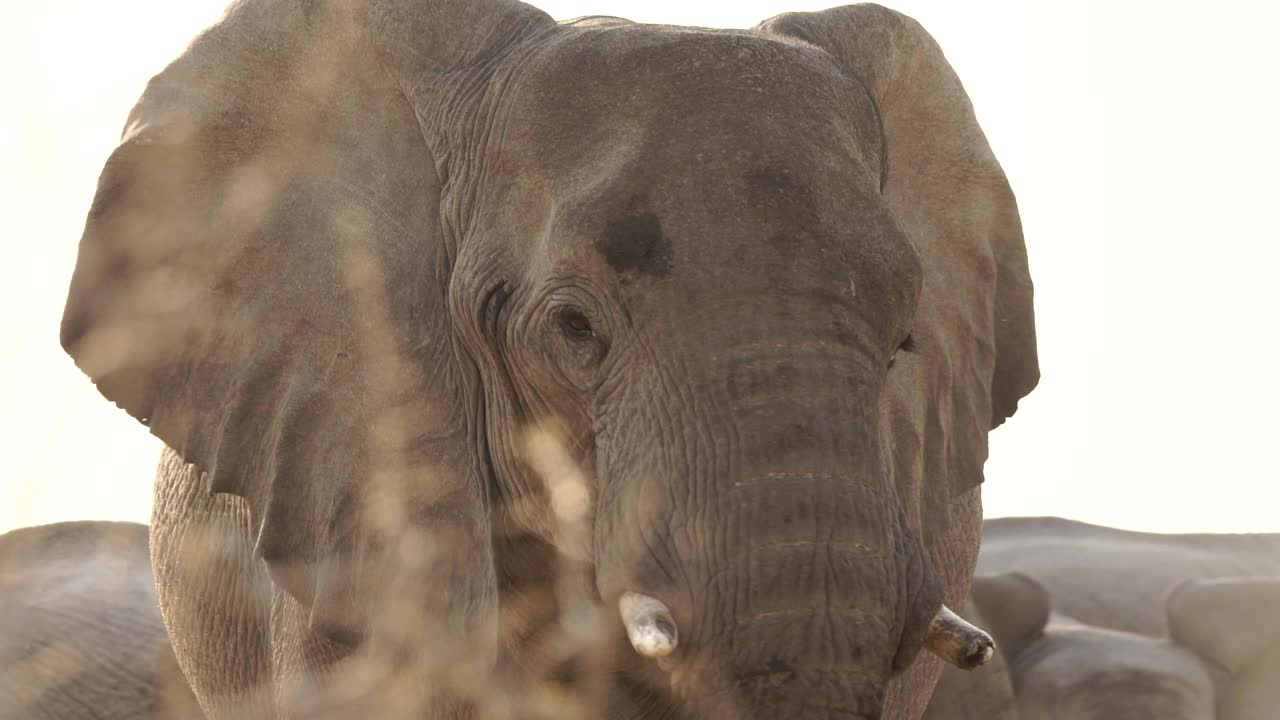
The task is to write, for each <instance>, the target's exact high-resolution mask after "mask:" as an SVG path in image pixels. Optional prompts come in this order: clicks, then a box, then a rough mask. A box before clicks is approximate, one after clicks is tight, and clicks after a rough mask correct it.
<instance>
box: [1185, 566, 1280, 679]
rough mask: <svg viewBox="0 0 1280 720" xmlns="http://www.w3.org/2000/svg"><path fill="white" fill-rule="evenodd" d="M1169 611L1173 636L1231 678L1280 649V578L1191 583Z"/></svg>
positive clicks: (1197, 581)
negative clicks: (1224, 670)
mask: <svg viewBox="0 0 1280 720" xmlns="http://www.w3.org/2000/svg"><path fill="white" fill-rule="evenodd" d="M1165 607H1166V610H1167V611H1168V616H1169V635H1170V636H1171V637H1172V638H1173V639H1174V640H1176V641H1178V642H1179V643H1181V644H1182V645H1184V646H1186V647H1188V648H1190V649H1191V650H1193V651H1195V653H1196V654H1197V655H1199V656H1200V657H1202V658H1205V659H1207V660H1211V661H1213V662H1214V663H1216V664H1217V665H1218V666H1219V667H1222V668H1224V669H1226V670H1227V671H1228V672H1230V673H1232V674H1237V673H1242V672H1245V671H1247V670H1248V669H1249V668H1250V667H1251V666H1253V665H1254V664H1255V663H1256V662H1257V661H1258V660H1259V658H1261V657H1263V656H1264V655H1265V654H1266V653H1268V652H1276V651H1275V648H1276V646H1277V645H1280V578H1276V577H1264V578H1221V579H1215V580H1188V581H1186V582H1183V583H1182V584H1180V585H1178V586H1177V587H1175V588H1174V589H1173V590H1171V591H1170V592H1169V596H1168V598H1167V599H1166V600H1165Z"/></svg>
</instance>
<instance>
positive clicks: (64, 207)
mask: <svg viewBox="0 0 1280 720" xmlns="http://www.w3.org/2000/svg"><path fill="white" fill-rule="evenodd" d="M885 2H887V3H889V4H890V5H891V6H893V7H895V8H896V9H898V10H901V11H903V12H906V13H908V14H910V15H912V16H914V17H915V18H917V19H918V20H920V21H921V22H922V23H923V24H924V26H925V27H926V28H928V29H929V30H930V31H931V32H932V33H933V34H934V36H935V37H936V38H937V39H938V41H939V43H941V45H942V47H943V49H944V50H945V51H946V53H947V55H948V57H949V58H950V59H951V62H952V64H953V65H954V66H955V67H956V69H957V71H958V72H959V74H960V77H961V78H962V79H963V80H964V82H965V84H966V86H967V88H968V90H969V94H970V96H971V97H972V99H973V102H974V105H975V107H976V108H977V112H978V117H979V119H980V121H981V122H982V124H983V126H984V128H985V129H986V132H987V135H988V137H989V138H990V140H991V144H992V145H993V146H994V148H995V151H996V154H997V155H998V156H999V157H1000V159H1001V161H1002V162H1003V164H1004V167H1005V170H1006V171H1007V173H1008V175H1009V177H1010V180H1011V181H1012V183H1013V187H1014V190H1015V192H1016V193H1017V195H1018V198H1019V201H1020V204H1021V208H1022V218H1023V223H1024V227H1025V230H1026V236H1027V244H1028V247H1029V252H1030V257H1031V265H1032V273H1033V275H1034V277H1035V281H1036V311H1037V315H1038V322H1039V328H1040V355H1041V366H1042V371H1043V376H1044V378H1043V380H1042V382H1041V385H1040V388H1039V389H1037V390H1036V391H1035V393H1034V394H1033V395H1032V396H1031V397H1030V398H1028V399H1027V400H1024V401H1023V405H1022V409H1021V410H1020V411H1019V413H1018V415H1017V416H1016V417H1014V418H1013V420H1011V421H1010V422H1009V423H1008V424H1007V425H1006V426H1005V427H1003V428H1001V429H1000V430H998V431H996V432H995V433H994V434H993V436H992V459H991V460H990V462H989V463H988V464H987V482H986V485H985V490H984V495H985V502H986V507H987V514H988V515H989V516H998V515H1023V514H1056V515H1063V516H1067V517H1074V518H1079V519H1083V520H1088V521H1092V522H1099V523H1104V524H1111V525H1116V526H1121V527H1128V528H1134V529H1144V530H1160V531H1185V530H1201V531H1262V530H1267V531H1280V517H1278V515H1277V513H1278V510H1280V502H1278V501H1280V465H1278V461H1277V453H1276V443H1277V440H1278V438H1277V434H1278V433H1277V430H1278V429H1280V424H1278V423H1277V420H1276V415H1275V410H1276V408H1277V407H1278V406H1280V362H1278V358H1277V351H1278V350H1280V341H1278V340H1277V334H1276V327H1277V322H1276V317H1275V316H1276V311H1277V309H1280V302H1278V300H1280V290H1278V289H1277V286H1278V285H1280V274H1278V271H1277V265H1278V264H1280V262H1278V261H1280V250H1277V247H1278V246H1280V230H1278V229H1277V223H1276V215H1275V213H1276V208H1277V202H1278V201H1277V197H1278V195H1280V192H1278V191H1280V182H1278V181H1277V175H1276V172H1277V168H1280V139H1278V138H1280V133H1278V132H1277V131H1276V129H1277V128H1280V100H1278V97H1280V96H1278V94H1277V92H1276V76H1275V73H1276V71H1277V69H1280V50H1278V49H1277V44H1276V43H1275V38H1274V29H1275V28H1276V27H1277V26H1278V25H1280V22H1278V21H1280V5H1276V4H1274V3H1259V2H1256V1H1254V0H1233V1H1232V2H1222V3H1217V4H1214V5H1212V6H1210V5H1206V4H1204V3H1191V2H1135V1H1133V0H1129V1H1127V2H1115V1H1114V0H1101V1H1098V0H1076V1H1074V2H1070V3H1055V4H1048V3H1027V2H1024V1H1022V0H1007V1H999V0H969V1H968V2H963V3H959V2H955V1H954V0H902V1H901V2H896V3H893V2H892V0H885ZM539 4H540V6H541V7H542V8H543V9H545V10H547V11H548V12H549V13H551V14H552V15H553V16H555V17H557V18H569V17H574V16H578V15H586V14H609V15H621V16H623V17H629V18H631V19H633V20H639V21H650V22H671V23H680V24H697V25H711V26H727V27H734V26H736V27H746V26H749V25H751V24H754V23H755V22H757V21H759V20H762V19H764V18H766V17H769V16H771V15H773V14H776V13H778V12H782V11H785V10H816V9H821V8H824V7H827V6H829V5H830V4H833V3H831V2H796V1H795V0H772V1H770V2H765V1H762V0H734V1H733V2H723V3H721V2H690V1H688V0H686V1H685V2H667V1H665V0H645V1H643V2H641V1H637V0H556V1H546V2H541V3H539ZM222 5H223V2H222V0H182V1H181V2H175V1H174V0H122V1H119V2H102V1H101V0H45V1H44V2H39V3H18V4H15V5H13V6H12V7H8V8H6V11H5V15H6V22H5V23H4V28H3V29H0V68H2V72H3V73H4V89H5V92H6V93H7V98H6V101H5V103H4V110H3V112H2V113H0V183H2V185H0V198H3V212H2V213H0V224H2V226H0V228H2V229H0V232H2V233H3V238H4V244H3V248H4V253H5V255H6V257H5V259H4V260H3V262H2V263H0V268H2V269H0V272H2V273H3V282H0V308H3V310H2V311H0V317H2V318H3V325H2V326H0V398H3V405H0V447H2V448H3V452H0V530H5V529H9V528H12V527H16V526H21V525H30V524H37V523H44V522H52V521H56V520H65V519H75V518H104V519H135V520H140V521H143V522H145V521H146V518H147V515H148V512H149V507H150V485H151V477H152V471H153V468H154V467H155V462H156V458H157V456H158V454H159V444H158V441H157V440H155V439H153V438H152V437H151V436H150V435H149V434H148V433H147V432H146V430H145V429H144V428H142V427H141V426H140V425H138V424H137V423H135V422H134V421H133V420H131V419H130V418H129V417H128V416H126V415H125V413H123V412H121V411H119V410H117V409H115V408H114V407H113V406H112V405H111V404H110V403H108V402H106V401H105V400H103V399H102V398H101V396H99V395H98V394H97V392H96V390H94V389H93V387H92V386H91V385H90V383H89V381H88V380H87V379H86V378H85V377H84V376H82V375H81V374H80V373H79V371H77V370H76V369H75V367H74V366H73V365H72V363H71V362H70V360H69V359H67V358H66V357H65V356H64V355H63V353H62V350H61V349H60V348H59V346H58V340H57V328H58V321H59V318H60V316H61V312H62V303H63V300H64V294H65V292H66V286H67V282H68V279H69V277H70V273H71V269H72V265H73V261H74V258H75V252H76V243H77V240H78V238H79V235H80V231H81V228H82V224H83V221H84V215H85V212H86V210H87V209H88V207H89V202H90V200H91V198H92V195H93V189H94V183H95V181H96V179H97V175H98V172H99V171H100V169H101V167H102V163H103V161H104V160H105V159H106V157H107V155H108V154H109V153H110V151H111V150H112V148H113V147H114V146H115V144H116V141H117V139H118V137H119V132H120V129H121V127H122V125H123V122H124V119H125V116H126V114H127V113H128V111H129V108H130V107H131V106H132V104H133V102H134V101H135V100H136V98H137V96H138V94H139V93H140V92H141V90H142V88H143V85H144V83H145V82H146V80H147V78H148V77H150V76H151V75H152V74H154V73H155V72H158V71H159V70H160V69H161V68H162V67H163V66H164V65H165V64H166V63H167V62H168V61H169V60H170V59H172V58H173V57H175V56H176V55H177V54H178V53H179V52H180V51H181V50H182V48H183V47H184V46H185V45H186V43H187V42H188V40H189V39H190V38H191V37H192V36H193V35H194V34H195V33H196V32H197V31H198V30H200V29H201V28H203V27H205V26H206V25H208V24H209V23H210V22H212V21H213V20H214V19H215V18H216V17H217V16H218V14H219V13H220V12H221V8H222Z"/></svg>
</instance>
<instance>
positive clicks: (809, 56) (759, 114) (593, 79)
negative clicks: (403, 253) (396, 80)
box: [497, 25, 883, 180]
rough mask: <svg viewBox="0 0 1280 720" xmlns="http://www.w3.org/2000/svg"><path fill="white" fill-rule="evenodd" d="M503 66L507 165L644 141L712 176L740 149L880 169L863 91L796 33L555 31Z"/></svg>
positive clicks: (552, 168)
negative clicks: (796, 37)
mask: <svg viewBox="0 0 1280 720" xmlns="http://www.w3.org/2000/svg"><path fill="white" fill-rule="evenodd" d="M509 72H510V73H511V79H510V82H507V83H503V84H502V87H503V91H502V92H503V97H502V98H501V100H500V101H499V102H498V103H497V105H498V106H500V108H501V109H500V110H499V111H498V113H499V115H500V121H499V122H500V124H501V126H502V131H501V135H500V137H501V139H500V143H501V145H502V147H501V149H500V152H501V153H502V154H503V155H504V157H505V158H506V159H507V160H508V161H509V163H510V166H511V167H531V168H532V167H539V168H541V169H543V170H544V171H546V172H552V173H555V172H557V171H562V170H564V169H567V168H591V167H600V166H601V165H605V166H607V165H609V164H610V162H616V161H617V160H618V158H617V156H618V155H619V152H620V151H621V154H622V155H623V156H625V155H626V152H627V151H628V150H633V151H634V150H641V149H642V150H643V151H644V152H646V153H654V152H664V154H665V155H666V156H665V157H664V158H663V160H664V162H665V163H668V164H669V163H670V162H671V161H672V160H676V159H682V158H683V159H686V160H688V161H689V162H690V163H691V164H693V163H696V164H698V165H700V166H701V167H702V168H703V169H704V170H705V171H706V172H712V173H714V172H716V171H718V170H719V166H720V164H722V163H730V164H731V163H733V161H734V160H735V159H737V158H740V157H741V155H742V154H743V153H744V152H745V151H747V150H755V151H757V152H763V151H771V152H773V153H776V154H778V155H782V156H786V157H794V158H797V159H803V160H807V161H810V162H812V161H816V160H818V159H820V158H822V157H830V156H832V155H835V156H836V157H838V158H840V160H841V161H842V162H844V163H845V164H850V163H852V164H855V165H858V166H860V169H861V170H862V171H863V172H864V173H868V174H870V175H871V176H873V177H874V178H875V179H877V180H878V178H879V175H880V172H881V170H882V163H881V158H882V155H883V153H882V150H883V147H882V142H881V132H880V125H879V118H878V116H877V111H876V108H875V106H874V103H873V102H872V100H871V98H870V95H869V94H868V93H867V91H866V89H865V88H864V87H863V85H862V84H861V82H860V81H859V80H858V79H857V78H855V77H853V76H852V75H850V74H848V73H847V72H845V71H844V70H843V69H842V68H841V67H840V66H839V65H837V64H836V63H835V62H834V61H833V60H832V59H831V58H830V57H829V56H828V55H827V54H826V53H824V52H823V51H821V50H819V49H817V48H814V47H812V46H808V45H805V44H802V43H799V42H797V41H793V40H784V39H782V38H778V37H774V36H768V35H764V34H760V33H754V32H748V31H723V30H704V29H692V28H676V27H670V26H659V25H623V26H612V27H606V28H599V27H590V28H561V30H560V32H559V33H557V34H555V35H553V36H552V37H550V38H546V39H543V40H542V42H541V44H540V45H539V46H538V47H536V48H535V49H532V50H530V51H528V52H526V53H524V54H521V55H520V56H519V58H518V60H513V61H512V63H511V64H510V67H509ZM672 155H675V156H677V157H675V158H673V157H671V156H672ZM581 174H584V175H586V176H589V175H590V171H589V170H587V171H585V173H581Z"/></svg>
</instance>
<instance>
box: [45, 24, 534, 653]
mask: <svg viewBox="0 0 1280 720" xmlns="http://www.w3.org/2000/svg"><path fill="white" fill-rule="evenodd" d="M548 26H552V27H553V23H552V21H551V19H550V18H549V17H547V16H546V15H545V14H542V13H540V12H539V11H536V10H534V9H533V8H530V7H528V6H526V5H523V4H521V3H517V2H510V1H507V0H468V1H464V0H435V1H434V2H425V1H422V2H412V1H410V0H404V1H402V2H390V1H388V2H354V1H353V2H343V1H338V0H333V1H332V2H308V1H305V0H245V1H244V2H239V3H235V4H233V5H232V7H231V8H230V9H229V10H228V12H227V14H226V15H225V16H224V17H223V18H222V19H221V21H220V22H219V23H218V24H217V25H215V26H214V27H212V28H210V29H209V30H207V31H206V32H205V33H203V34H202V35H200V36H199V37H198V38H197V39H196V40H195V41H194V42H193V43H192V45H191V46H190V47H189V48H188V49H187V51H186V52H185V53H184V54H183V55H182V56H181V57H180V58H178V59H177V60H176V61H175V62H173V63H172V64H171V65H170V66H169V67H168V68H167V69H166V70H165V71H164V72H163V73H161V74H160V75H158V76H157V77H155V78H154V79H153V80H152V81H151V82H150V84H149V85H148V87H147V89H146V92H145V93H144V94H143V96H142V98H141V100H140V101H139V102H138V104H137V106H136V107H135V109H134V111H133V113H132V115H131V116H130V118H129V123H128V126H127V129H126V131H125V135H124V138H123V140H122V142H121V145H120V147H119V148H118V149H117V150H116V151H115V152H114V154H113V155H112V156H111V158H110V160H109V161H108V162H107V165H106V168H105V169H104V171H103V173H102V176H101V179H100V180H99V185H98V191H97V195H96V197H95V199H94V202H93V206H92V209H91V210H90V213H89V217H88V221H87V224H86V227H85V231H84V235H83V238H82V239H81V242H80V252H79V257H78V259H77V263H76V269H75V274H74V277H73V278H72V282H71V288H70V292H69V296H68V300H67V306H66V311H65V314H64V316H63V323H62V343H63V346H64V347H65V348H66V349H67V351H68V352H69V353H70V354H71V355H72V357H73V358H74V359H75V361H76V363H77V364H78V365H79V366H80V368H81V369H82V370H84V372H85V373H87V374H88V375H89V376H90V377H91V378H92V379H93V381H94V382H95V383H96V384H97V386H98V388H99V390H100V391H101V392H102V393H103V395H105V396H106V397H107V398H109V399H110V400H112V401H114V402H115V403H117V404H118V405H119V406H121V407H122V408H124V409H125V410H127V411H128V412H129V413H130V414H132V415H133V416H134V417H136V418H138V419H139V420H140V421H142V422H143V423H144V424H147V425H149V427H150V428H151V431H152V432H153V433H154V434H155V435H156V436H158V437H159V438H160V439H161V440H163V441H164V442H165V443H166V444H167V445H169V446H170V447H172V448H174V449H175V450H176V451H177V452H178V453H179V455H180V456H181V457H182V458H183V459H184V460H185V461H187V462H189V463H194V464H195V465H197V466H198V467H199V468H200V469H201V470H202V471H203V472H204V473H205V476H206V477H207V478H208V479H209V480H208V482H209V490H210V491H211V492H226V493H233V494H236V495H239V496H242V497H244V498H246V499H247V500H248V503H249V506H250V508H251V510H252V518H253V523H254V525H255V527H256V531H257V538H256V551H257V552H258V554H260V555H261V557H263V558H264V559H265V560H266V562H267V564H268V566H269V568H270V570H271V573H272V577H273V579H274V580H275V582H276V583H277V584H279V585H280V586H282V587H283V588H284V589H286V590H287V591H288V592H289V593H290V594H292V595H293V596H294V597H296V598H297V599H298V600H299V601H301V602H302V603H303V605H304V606H305V607H309V608H310V612H311V622H312V626H313V627H314V628H317V629H319V630H322V631H325V632H327V633H328V634H330V635H333V636H336V637H341V638H345V639H348V640H353V639H358V638H360V637H361V636H363V635H365V634H367V632H368V631H369V627H368V620H369V616H370V613H372V612H375V610H374V608H376V607H378V602H380V601H382V600H385V599H388V598H391V597H397V596H398V597H400V598H406V597H413V598H414V604H415V606H414V611H415V613H417V614H418V616H420V617H423V618H427V617H434V620H433V621H434V622H440V623H450V624H452V627H453V629H455V630H457V631H458V632H462V633H464V634H467V635H468V640H469V641H470V642H472V643H474V646H475V647H477V648H478V649H479V650H478V651H479V652H481V653H483V652H486V648H488V647H491V645H492V642H491V641H492V637H491V635H492V628H491V625H492V619H493V618H492V617H491V615H492V612H493V609H494V604H495V599H496V589H495V588H496V586H495V577H494V572H493V558H492V553H491V549H490V536H489V526H488V517H487V510H486V505H485V503H486V499H485V486H484V478H483V477H482V475H481V471H480V469H479V468H480V461H479V456H478V452H479V451H478V449H477V448H478V447H480V446H481V445H482V443H477V442H476V441H475V438H474V436H473V434H474V433H475V432H477V429H476V428H475V427H474V426H472V425H471V424H470V419H469V417H468V415H469V413H468V412H467V411H466V410H464V405H465V404H468V403H470V401H471V398H472V397H474V394H475V388H474V387H471V388H470V390H469V391H468V390H467V388H466V386H467V385H468V384H471V385H474V378H473V377H472V373H471V371H469V370H468V369H467V368H466V366H465V365H460V364H459V355H460V354H459V353H456V352H455V349H456V348H455V343H454V342H453V340H452V335H451V332H450V326H451V325H450V319H449V316H448V312H447V310H448V287H449V286H448V282H449V276H450V273H451V271H452V267H451V265H452V258H453V257H454V256H455V253H456V252H457V248H456V246H454V245H453V243H454V241H455V240H456V238H454V237H452V236H451V235H450V234H448V233H446V232H444V231H443V230H442V223H441V213H440V209H439V205H440V202H441V192H442V185H443V183H444V182H445V181H444V180H443V179H442V178H446V177H447V173H448V162H447V158H445V159H442V157H441V155H442V153H441V152H440V151H441V150H442V149H447V148H448V147H449V146H448V144H447V142H448V141H446V140H443V139H440V138H441V137H442V136H444V135H448V136H449V137H451V138H456V137H457V136H458V135H459V134H458V133H454V132H452V131H450V130H449V127H448V126H447V124H445V121H443V120H441V119H440V118H439V117H438V115H433V110H435V109H436V108H435V107H433V103H437V104H444V103H445V101H444V100H442V99H440V98H437V97H434V96H433V95H432V93H433V92H435V91H436V90H437V89H438V88H439V87H440V85H441V83H440V82H439V77H440V76H442V75H443V74H444V73H445V71H446V70H449V69H454V68H457V67H460V66H463V65H465V64H468V63H473V62H475V61H476V60H477V58H480V59H483V60H484V61H486V62H487V61H489V60H491V59H492V57H493V56H494V55H495V54H496V53H497V52H499V51H501V50H502V49H503V47H504V46H506V45H510V44H512V43H515V42H518V41H519V39H520V38H521V37H523V36H524V34H526V33H530V32H534V31H535V30H537V29H538V28H546V27H548ZM450 102H452V101H450ZM449 109H450V110H452V111H458V110H459V108H458V107H457V103H456V102H455V103H453V104H452V105H450V107H449ZM441 114H443V113H441ZM420 119H423V121H422V122H420ZM427 126H429V127H427ZM198 476H199V475H198V474H193V477H198ZM408 567H412V568H414V569H415V570H419V569H421V568H429V570H430V572H429V573H427V575H426V577H425V578H424V579H423V581H422V583H421V585H422V587H419V588H407V587H403V586H402V587H400V590H401V591H402V592H397V591H396V590H395V589H394V587H395V586H394V585H393V583H394V582H399V581H401V580H404V578H407V577H409V574H408V573H407V571H406V568H408ZM423 572H426V571H425V570H424V571H423ZM404 582H408V581H407V580H404ZM486 637H488V638H490V642H489V643H486V642H485V638H486Z"/></svg>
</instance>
